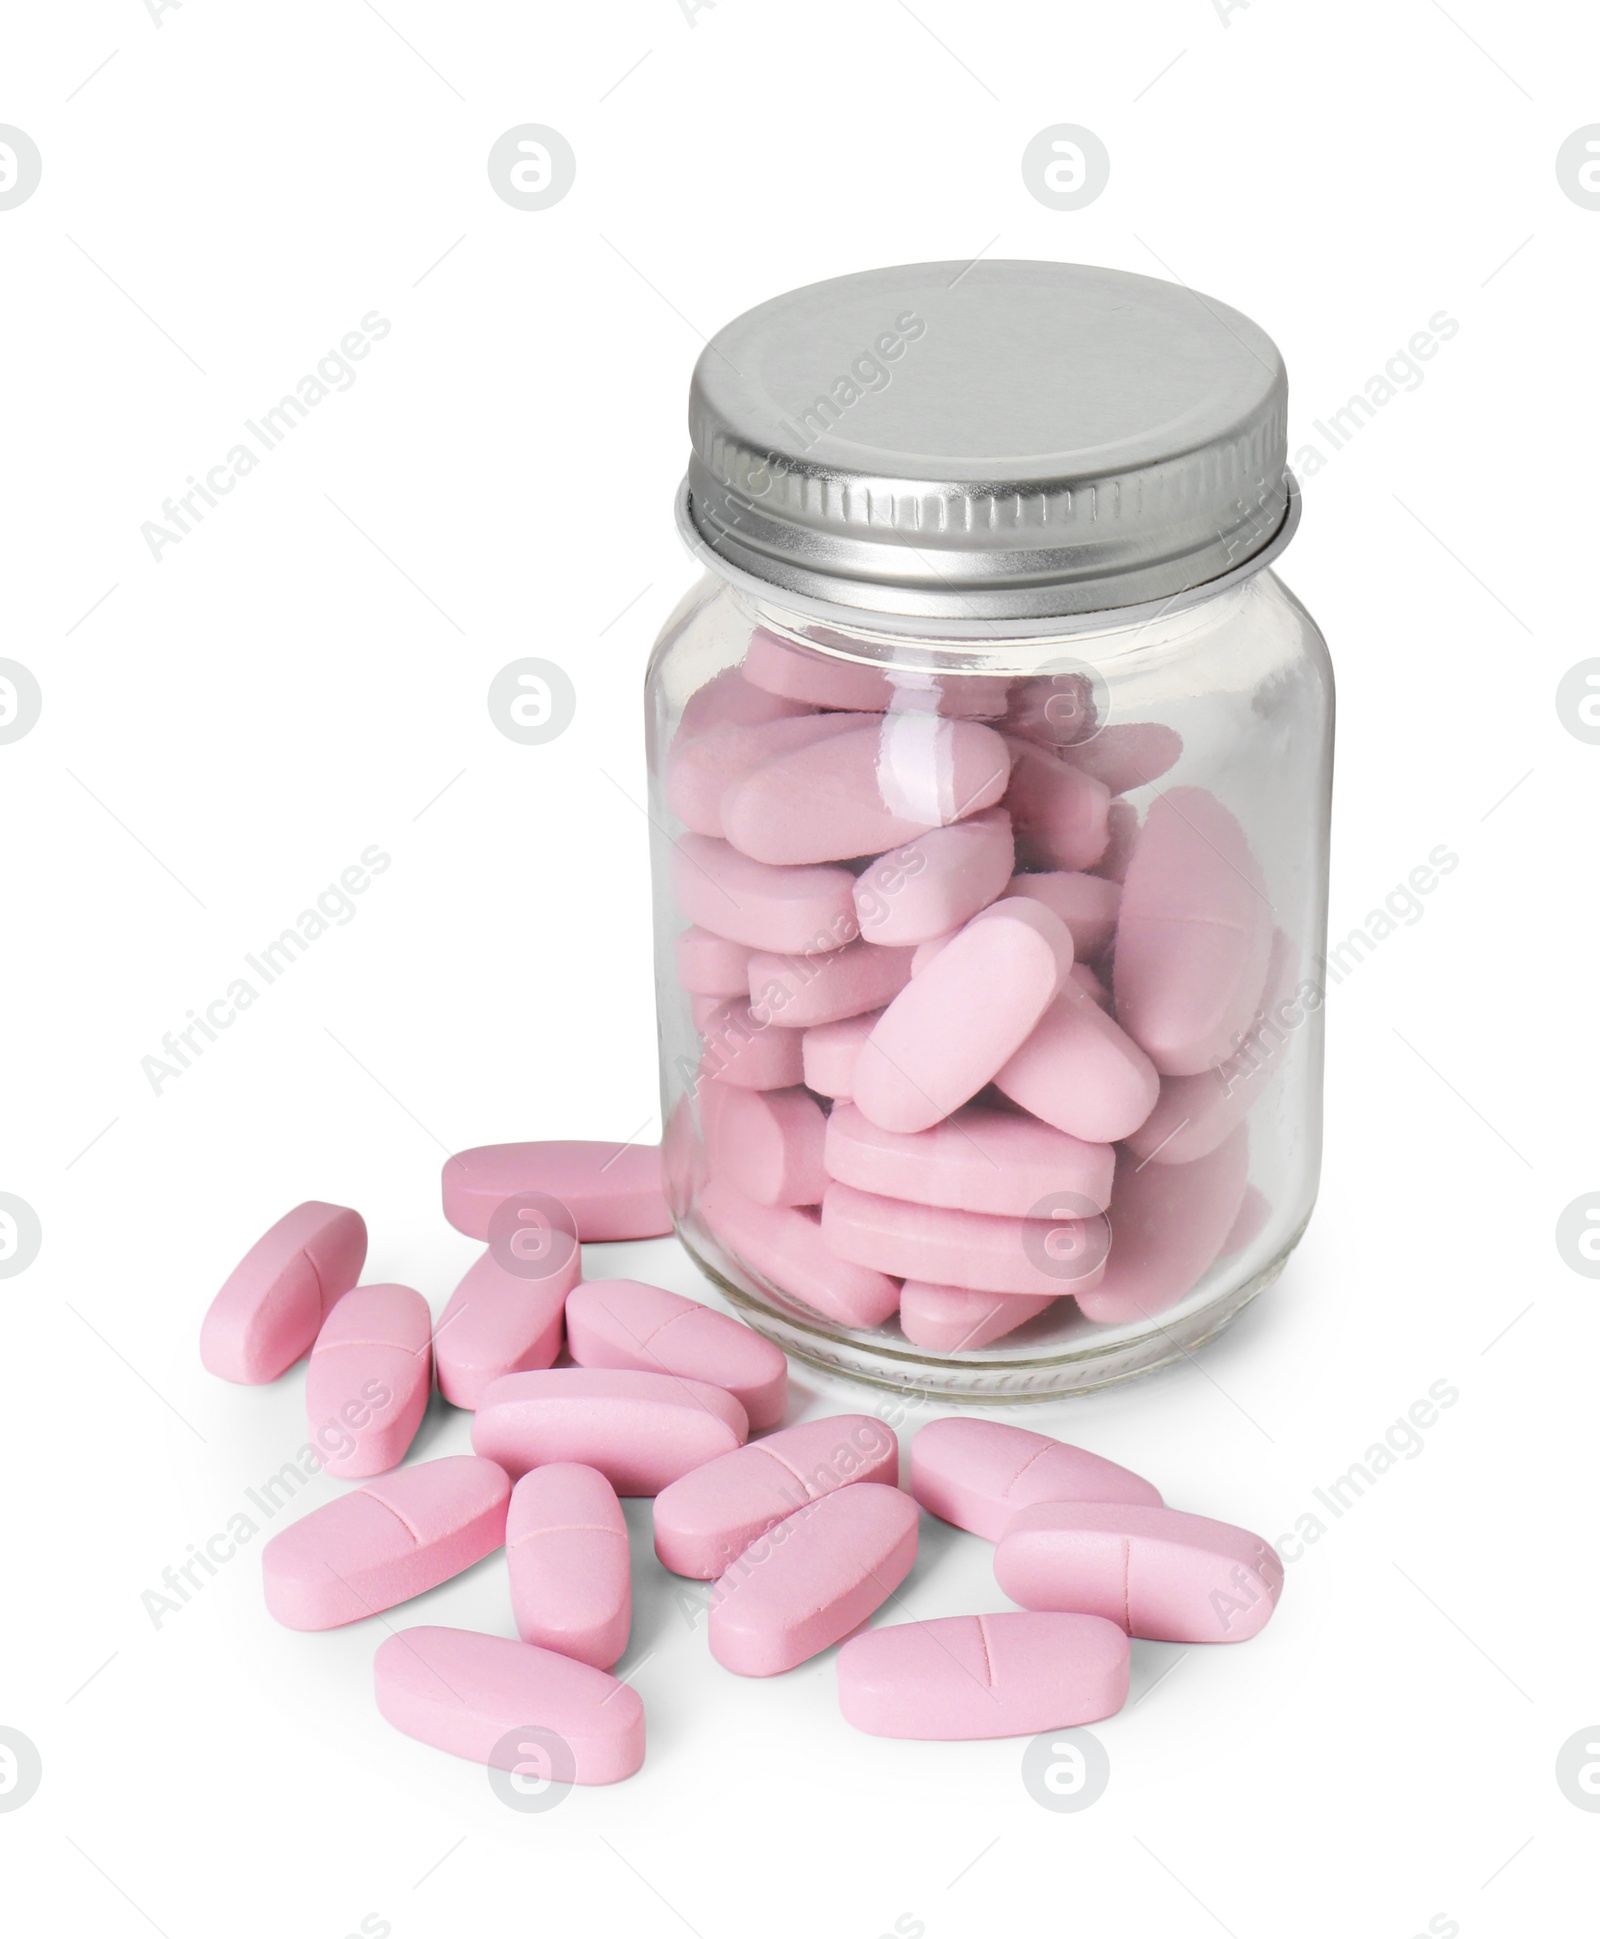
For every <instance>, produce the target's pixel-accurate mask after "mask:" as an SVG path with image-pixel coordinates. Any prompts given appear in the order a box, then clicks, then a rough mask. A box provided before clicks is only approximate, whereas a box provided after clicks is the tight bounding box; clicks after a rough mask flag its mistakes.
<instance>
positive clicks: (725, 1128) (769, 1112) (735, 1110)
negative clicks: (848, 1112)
mask: <svg viewBox="0 0 1600 1939" xmlns="http://www.w3.org/2000/svg"><path fill="white" fill-rule="evenodd" d="M827 1129H828V1120H827V1119H826V1118H825V1117H824V1116H823V1115H822V1106H821V1105H820V1104H818V1102H817V1100H816V1099H815V1098H814V1097H812V1095H811V1094H810V1092H809V1091H805V1090H801V1089H800V1088H798V1087H795V1088H792V1089H789V1090H783V1091H739V1090H733V1089H730V1088H729V1087H728V1086H727V1085H712V1086H708V1087H707V1095H706V1160H707V1164H708V1167H709V1169H710V1170H711V1172H712V1173H713V1174H714V1175H715V1176H716V1177H718V1178H725V1179H726V1180H727V1181H728V1183H729V1184H730V1185H732V1186H733V1188H734V1189H735V1190H736V1191H740V1192H743V1193H744V1195H745V1197H746V1198H753V1199H754V1200H755V1202H756V1203H757V1204H758V1205H820V1204H821V1203H822V1194H823V1193H824V1192H825V1191H826V1190H827V1188H828V1174H827V1172H826V1171H825V1170H824V1169H823V1165H822V1146H823V1140H824V1138H825V1137H826V1135H827Z"/></svg>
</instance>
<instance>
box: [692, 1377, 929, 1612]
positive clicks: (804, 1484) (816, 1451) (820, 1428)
mask: <svg viewBox="0 0 1600 1939" xmlns="http://www.w3.org/2000/svg"><path fill="white" fill-rule="evenodd" d="M899 1474H900V1444H899V1442H898V1441H897V1440H896V1439H895V1436H894V1431H893V1429H891V1428H889V1427H887V1426H885V1424H884V1423H883V1422H882V1421H880V1420H877V1419H875V1418H874V1417H873V1416H872V1415H871V1414H831V1415H829V1416H828V1418H827V1419H826V1420H820V1421H802V1422H801V1423H800V1425H799V1426H798V1427H786V1428H784V1429H782V1430H781V1432H779V1433H777V1434H769V1435H768V1436H767V1437H766V1439H765V1440H763V1441H753V1442H751V1444H750V1445H749V1446H748V1447H742V1448H736V1449H735V1450H734V1452H733V1453H732V1454H724V1455H720V1456H719V1457H718V1458H717V1459H716V1460H715V1461H708V1462H707V1463H706V1465H705V1466H704V1467H703V1468H696V1469H695V1470H694V1472H693V1473H692V1474H686V1475H685V1476H684V1477H683V1479H682V1480H681V1481H674V1482H673V1484H672V1486H671V1487H670V1488H663V1489H662V1491H661V1493H660V1494H659V1495H657V1496H656V1501H655V1530H656V1554H657V1556H658V1557H659V1558H660V1560H661V1562H662V1564H663V1565H664V1566H665V1567H666V1568H669V1569H671V1570H673V1571H674V1572H675V1573H676V1574H678V1575H688V1576H695V1577H697V1578H698V1579H699V1580H701V1581H702V1582H709V1581H710V1580H711V1579H712V1578H713V1577H714V1576H719V1575H721V1574H722V1573H723V1571H724V1570H725V1569H726V1568H727V1567H728V1565H729V1563H730V1562H732V1561H733V1560H734V1559H735V1558H736V1557H738V1556H740V1555H743V1553H744V1552H745V1550H746V1549H747V1548H748V1547H749V1546H750V1544H751V1543H752V1542H753V1541H754V1540H755V1539H756V1537H757V1536H758V1535H762V1534H764V1533H765V1532H766V1530H767V1529H769V1528H771V1527H772V1525H773V1524H774V1523H775V1522H781V1521H782V1520H783V1519H784V1517H785V1516H786V1515H792V1514H793V1513H794V1511H795V1510H796V1509H797V1508H802V1507H804V1506H805V1504H806V1503H807V1502H808V1501H820V1500H821V1498H822V1497H823V1496H824V1495H831V1494H832V1493H834V1491H835V1490H836V1489H839V1488H844V1487H848V1486H849V1484H850V1483H851V1482H854V1481H877V1482H883V1483H886V1484H887V1485H888V1486H889V1487H893V1486H894V1485H895V1483H896V1481H897V1480H898V1478H899Z"/></svg>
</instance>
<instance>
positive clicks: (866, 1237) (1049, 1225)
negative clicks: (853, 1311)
mask: <svg viewBox="0 0 1600 1939" xmlns="http://www.w3.org/2000/svg"><path fill="white" fill-rule="evenodd" d="M1067 1205H1068V1208H1069V1213H1068V1216H1064V1217H1059V1218H1050V1219H1046V1218H1038V1219H1022V1218H1010V1217H1007V1218H1000V1217H996V1216H993V1215H991V1214H989V1213H986V1212H963V1211H961V1210H959V1209H957V1208H955V1207H951V1206H944V1205H913V1204H911V1203H909V1202H908V1201H906V1200H904V1199H898V1198H883V1197H880V1196H879V1195H878V1194H877V1193H875V1192H862V1191H857V1189H856V1188H855V1186H853V1185H839V1184H833V1185H830V1186H829V1187H828V1189H827V1192H826V1193H825V1194H824V1196H823V1200H822V1237H823V1240H824V1242H825V1243H826V1245H827V1247H828V1249H829V1251H830V1252H832V1253H833V1255H834V1257H835V1258H837V1259H841V1260H848V1261H850V1262H851V1263H852V1264H854V1265H858V1266H874V1267H876V1268H877V1270H878V1271H879V1272H883V1273H892V1274H895V1275H897V1276H898V1277H900V1278H903V1279H926V1280H930V1281H932V1282H933V1283H934V1284H935V1285H941V1284H946V1283H947V1284H949V1285H952V1286H966V1287H969V1288H971V1289H972V1290H973V1291H976V1292H986V1293H1032V1294H1034V1295H1035V1296H1036V1297H1039V1298H1042V1297H1045V1296H1047V1295H1048V1296H1051V1297H1059V1296H1060V1295H1062V1294H1065V1293H1074V1294H1078V1295H1080V1296H1083V1295H1085V1294H1086V1292H1087V1290H1088V1289H1089V1288H1091V1287H1094V1286H1097V1285H1098V1284H1099V1283H1100V1279H1101V1276H1102V1274H1103V1273H1104V1272H1105V1258H1106V1243H1107V1234H1106V1224H1105V1218H1104V1215H1103V1214H1101V1215H1096V1216H1093V1217H1090V1218H1087V1219H1085V1218H1079V1217H1077V1216H1075V1210H1076V1208H1075V1207H1073V1205H1072V1201H1070V1200H1068V1201H1067ZM940 1275H942V1278H941V1277H940Z"/></svg>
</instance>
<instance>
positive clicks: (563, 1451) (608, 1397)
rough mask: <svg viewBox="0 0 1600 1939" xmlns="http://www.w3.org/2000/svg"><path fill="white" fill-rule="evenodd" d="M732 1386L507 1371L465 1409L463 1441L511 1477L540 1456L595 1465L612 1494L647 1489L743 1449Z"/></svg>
mask: <svg viewBox="0 0 1600 1939" xmlns="http://www.w3.org/2000/svg"><path fill="white" fill-rule="evenodd" d="M749 1431H750V1423H749V1416H748V1415H747V1414H746V1413H745V1411H744V1409H743V1408H742V1407H741V1406H740V1405H739V1403H738V1401H736V1400H735V1399H734V1398H733V1396H732V1394H729V1393H726V1392H724V1390H723V1389H722V1388H721V1387H712V1386H709V1385H708V1384H707V1383H706V1382H705V1381H702V1380H687V1379H683V1378H680V1377H679V1376H677V1375H675V1374H666V1373H639V1372H635V1371H618V1372H609V1371H602V1370H599V1369H595V1368H590V1367H552V1368H549V1369H548V1370H546V1371H545V1372H542V1373H512V1374H506V1375H504V1376H503V1377H502V1378H501V1379H499V1380H497V1381H495V1382H494V1384H493V1385H492V1386H491V1387H490V1389H489V1391H488V1392H487V1393H486V1394H485V1395H484V1397H483V1399H482V1401H481V1402H480V1403H479V1406H478V1411H477V1413H476V1414H474V1415H473V1417H472V1446H473V1449H474V1451H475V1452H476V1453H478V1454H481V1455H483V1456H485V1457H486V1458H487V1459H488V1460H490V1461H496V1462H498V1463H499V1464H500V1466H501V1467H503V1468H504V1469H505V1471H506V1473H507V1474H509V1475H510V1476H511V1477H512V1478H513V1480H515V1479H517V1478H518V1477H519V1476H521V1475H524V1474H526V1473H527V1471H528V1470H529V1468H537V1467H542V1466H543V1465H544V1464H545V1463H546V1462H548V1461H576V1462H578V1463H580V1464H581V1465H582V1466H584V1467H588V1468H598V1469H599V1470H600V1472H601V1473H602V1474H603V1475H604V1476H605V1478H606V1480H607V1481H609V1482H610V1483H611V1485H612V1487H613V1488H615V1489H616V1491H617V1493H618V1494H619V1495H654V1494H657V1493H659V1492H660V1490H661V1489H663V1488H665V1487H666V1486H667V1484H668V1483H669V1482H672V1481H676V1480H677V1479H678V1477H679V1476H680V1475H684V1474H687V1473H688V1472H689V1470H690V1469H691V1468H698V1467H699V1466H700V1465H701V1463H702V1462H705V1461H712V1460H715V1458H716V1457H717V1456H718V1455H719V1454H726V1453H728V1452H729V1451H730V1449H733V1448H736V1447H742V1446H743V1445H744V1441H745V1437H746V1435H747V1434H748V1433H749Z"/></svg>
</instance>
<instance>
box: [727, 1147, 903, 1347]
mask: <svg viewBox="0 0 1600 1939" xmlns="http://www.w3.org/2000/svg"><path fill="white" fill-rule="evenodd" d="M700 1216H701V1217H702V1218H703V1219H704V1220H705V1222H706V1224H707V1226H708V1227H709V1228H710V1230H711V1233H712V1236H713V1237H714V1238H715V1239H717V1240H718V1241H719V1242H720V1243H721V1244H722V1245H724V1246H726V1247H727V1249H728V1251H729V1252H730V1253H732V1254H733V1255H734V1257H735V1258H736V1259H737V1260H740V1261H742V1262H743V1264H744V1265H745V1266H746V1268H747V1269H748V1270H749V1271H750V1272H752V1273H755V1274H758V1275H759V1276H760V1277H762V1278H763V1279H767V1280H770V1281H771V1282H772V1285H773V1286H774V1288H775V1289H778V1290H781V1292H782V1293H783V1295H784V1297H785V1298H787V1299H788V1300H789V1301H790V1302H791V1303H793V1302H795V1301H799V1302H800V1303H801V1304H803V1305H805V1306H809V1307H810V1308H811V1309H812V1311H813V1312H817V1313H820V1314H821V1315H822V1316H823V1318H824V1319H830V1320H835V1321H837V1322H838V1324H839V1325H841V1326H854V1327H874V1326H881V1325H882V1324H883V1322H884V1321H885V1320H886V1319H888V1317H889V1316H890V1314H891V1313H893V1312H894V1310H895V1308H896V1306H898V1305H899V1303H900V1287H899V1284H898V1282H897V1281H896V1280H893V1279H890V1278H889V1277H887V1275H886V1274H884V1273H881V1272H872V1271H869V1270H867V1269H866V1268H864V1267H861V1266H853V1265H850V1264H849V1263H847V1262H846V1261H844V1260H841V1259H839V1258H838V1257H837V1256H836V1255H835V1254H834V1252H833V1251H832V1250H831V1249H830V1247H829V1246H828V1244H827V1242H826V1240H825V1239H824V1237H823V1231H822V1219H821V1215H820V1213H819V1212H818V1210H817V1208H816V1207H815V1206H809V1205H808V1206H789V1205H757V1204H756V1202H755V1201H754V1200H753V1199H749V1198H746V1197H745V1195H744V1194H743V1192H739V1191H735V1190H734V1188H733V1187H732V1186H731V1185H729V1184H728V1183H727V1181H726V1180H724V1179H720V1178H714V1179H712V1180H711V1182H710V1183H709V1184H708V1185H707V1186H706V1188H705V1190H704V1192H702V1193H701V1195H700Z"/></svg>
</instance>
